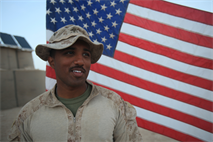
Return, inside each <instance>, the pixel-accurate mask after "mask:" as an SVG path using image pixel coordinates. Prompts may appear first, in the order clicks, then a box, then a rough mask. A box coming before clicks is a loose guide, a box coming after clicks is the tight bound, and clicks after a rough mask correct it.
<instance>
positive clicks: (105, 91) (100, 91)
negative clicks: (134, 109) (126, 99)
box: [94, 85, 123, 104]
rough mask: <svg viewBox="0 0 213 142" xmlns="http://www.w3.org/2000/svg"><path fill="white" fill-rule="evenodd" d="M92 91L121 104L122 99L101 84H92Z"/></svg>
mask: <svg viewBox="0 0 213 142" xmlns="http://www.w3.org/2000/svg"><path fill="white" fill-rule="evenodd" d="M94 91H97V93H98V94H99V95H102V96H103V97H105V98H107V99H109V100H111V101H113V102H114V103H116V104H123V99H122V98H121V96H120V95H118V94H117V93H116V92H114V91H112V90H109V89H106V88H103V87H101V86H97V85H94Z"/></svg>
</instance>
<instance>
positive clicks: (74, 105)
mask: <svg viewBox="0 0 213 142" xmlns="http://www.w3.org/2000/svg"><path fill="white" fill-rule="evenodd" d="M91 91H92V86H91V85H89V84H88V87H87V90H86V91H85V92H84V93H83V94H82V95H80V96H78V97H76V98H71V99H65V98H61V97H59V96H58V95H57V93H56V97H57V98H58V100H59V101H60V102H61V103H62V104H64V105H65V106H66V107H67V108H68V109H69V110H70V111H71V112H72V113H73V115H74V116H75V115H76V112H77V110H78V108H79V107H80V106H81V105H82V104H83V103H84V101H85V100H86V99H87V98H88V97H89V95H90V93H91Z"/></svg>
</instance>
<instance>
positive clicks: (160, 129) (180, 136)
mask: <svg viewBox="0 0 213 142" xmlns="http://www.w3.org/2000/svg"><path fill="white" fill-rule="evenodd" d="M136 120H137V123H138V126H139V127H142V128H144V129H147V130H150V131H153V132H156V133H159V134H162V135H165V136H168V137H171V138H173V139H176V140H179V141H182V142H187V141H189V142H198V141H199V142H202V140H201V139H198V138H195V137H193V136H190V135H187V134H184V133H181V131H177V130H174V129H171V128H168V127H165V126H163V125H160V124H156V123H154V122H151V121H148V120H146V119H142V118H139V117H136Z"/></svg>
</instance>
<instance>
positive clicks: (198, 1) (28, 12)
mask: <svg viewBox="0 0 213 142" xmlns="http://www.w3.org/2000/svg"><path fill="white" fill-rule="evenodd" d="M166 1H169V2H172V3H176V4H180V5H184V6H188V7H192V8H196V9H200V10H204V11H208V12H211V13H213V0H166ZM45 16H46V1H45V0H0V32H3V33H8V34H11V35H18V36H22V37H24V38H25V39H26V40H27V41H28V43H29V44H30V46H31V47H32V49H33V50H35V47H36V46H37V45H38V44H45V43H46V23H45V19H46V17H45ZM32 56H33V61H34V66H35V69H39V70H45V68H46V62H45V61H43V60H41V59H40V58H39V57H37V56H36V54H35V51H33V52H32Z"/></svg>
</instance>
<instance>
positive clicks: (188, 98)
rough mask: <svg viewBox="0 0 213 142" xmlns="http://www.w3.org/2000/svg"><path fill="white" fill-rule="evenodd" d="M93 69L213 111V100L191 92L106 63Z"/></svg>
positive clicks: (92, 67) (94, 66) (95, 65)
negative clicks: (158, 82)
mask: <svg viewBox="0 0 213 142" xmlns="http://www.w3.org/2000/svg"><path fill="white" fill-rule="evenodd" d="M91 70H92V71H94V72H97V73H101V74H103V75H105V76H108V77H111V78H114V79H116V80H119V81H122V82H125V83H128V84H131V85H133V86H137V87H139V88H142V89H145V90H148V91H151V92H153V93H156V94H160V95H162V96H165V97H169V98H172V99H176V100H179V101H181V102H185V103H188V104H190V105H194V106H196V107H200V108H203V109H206V110H208V111H213V108H212V107H211V106H212V102H210V101H208V100H205V99H201V98H199V97H195V96H191V95H189V94H186V93H183V92H179V91H177V90H173V89H170V88H167V87H164V86H161V85H157V84H155V83H152V82H149V81H146V80H143V79H140V78H138V77H135V76H132V75H129V74H126V73H123V72H121V71H118V70H115V69H112V68H109V67H106V66H104V65H101V64H98V63H96V64H94V65H92V66H91Z"/></svg>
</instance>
